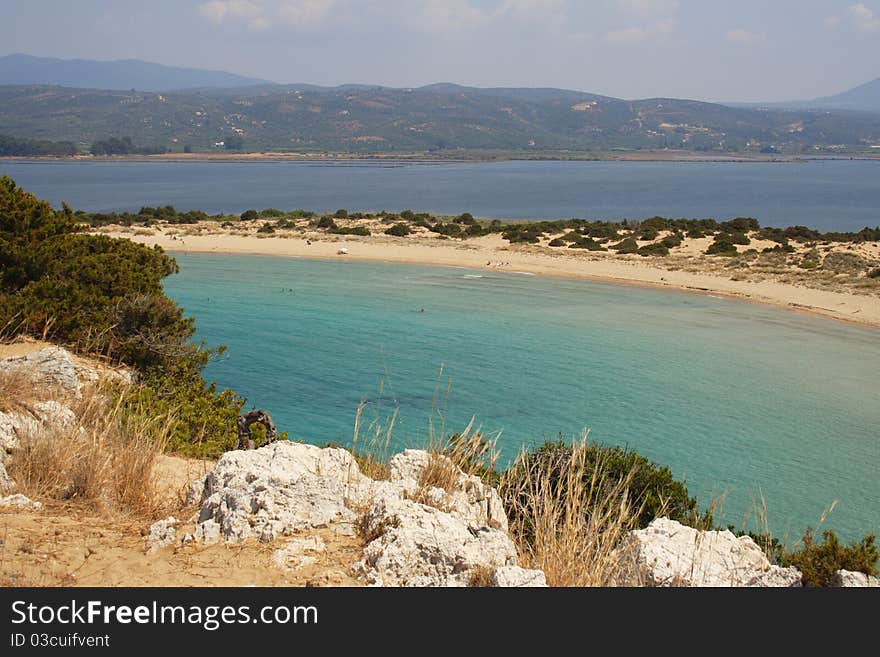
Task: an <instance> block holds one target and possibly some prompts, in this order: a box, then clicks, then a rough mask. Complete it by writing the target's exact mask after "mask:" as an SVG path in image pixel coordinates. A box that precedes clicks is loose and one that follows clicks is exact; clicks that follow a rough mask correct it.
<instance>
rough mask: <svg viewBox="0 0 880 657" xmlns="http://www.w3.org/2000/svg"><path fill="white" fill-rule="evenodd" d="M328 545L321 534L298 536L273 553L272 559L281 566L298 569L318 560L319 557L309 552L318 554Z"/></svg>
mask: <svg viewBox="0 0 880 657" xmlns="http://www.w3.org/2000/svg"><path fill="white" fill-rule="evenodd" d="M326 549H327V546H326V545H325V544H324V541H323V539H322V538H321V537H320V536H309V537H308V538H296V539H294V540H292V541H290V543H288V544H287V545H286V546H285V547H283V548H280V549H278V550H275V552H273V553H272V560H273V561H274V562H275V563H276V564H277V565H278V566H280V567H281V568H288V569H298V568H304V567H305V566H310V565H312V564H313V563H315V562H316V561H317V557H314V556H311V555H309V554H307V553H313V554H318V553H321V552H324V550H326Z"/></svg>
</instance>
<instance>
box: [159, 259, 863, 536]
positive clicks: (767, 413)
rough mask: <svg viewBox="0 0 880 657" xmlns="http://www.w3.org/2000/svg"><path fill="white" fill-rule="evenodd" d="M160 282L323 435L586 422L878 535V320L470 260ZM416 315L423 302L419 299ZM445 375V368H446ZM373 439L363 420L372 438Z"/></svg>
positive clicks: (736, 506) (794, 515) (196, 264)
mask: <svg viewBox="0 0 880 657" xmlns="http://www.w3.org/2000/svg"><path fill="white" fill-rule="evenodd" d="M177 259H178V261H179V263H180V265H181V273H180V274H178V275H175V276H173V277H171V278H169V279H167V280H166V288H167V290H168V293H169V294H170V295H171V296H172V297H173V298H174V299H176V300H177V301H178V302H180V303H181V304H182V305H183V306H185V308H186V310H187V312H188V313H189V314H192V315H194V316H195V317H196V318H197V322H198V327H199V335H200V337H202V338H204V339H205V340H207V342H208V343H209V344H226V345H228V346H229V351H228V354H227V355H226V356H225V357H224V358H223V359H222V360H220V361H218V362H216V363H213V364H211V365H210V366H209V370H208V375H209V376H210V377H212V378H215V379H216V380H217V381H218V382H219V383H220V384H221V385H223V386H229V387H233V388H235V389H236V390H238V391H239V392H240V393H241V394H243V395H244V396H246V397H247V398H248V400H249V402H248V404H249V406H250V405H251V404H257V405H258V406H259V407H263V408H267V409H269V410H271V412H272V414H273V416H274V417H275V420H276V423H277V424H278V425H279V428H280V429H283V430H286V431H288V432H289V434H290V436H291V437H292V438H296V439H302V440H305V441H308V442H312V443H318V444H320V443H325V442H328V441H337V442H341V443H343V444H350V443H351V440H352V436H353V429H354V423H355V413H356V410H357V407H358V405H359V404H360V403H361V402H362V401H363V402H366V405H365V407H364V412H363V424H364V425H368V424H370V422H378V423H380V424H386V423H387V421H388V419H389V418H390V416H391V415H392V414H393V413H394V412H395V409H396V411H397V412H398V413H399V416H398V418H397V422H396V425H395V427H394V431H393V436H394V441H393V446H394V447H401V446H404V445H419V444H423V443H424V441H425V440H426V439H427V437H428V434H429V428H428V427H429V421H433V423H434V426H435V428H439V427H440V426H445V429H446V431H448V432H454V431H456V430H460V429H462V428H463V427H464V426H465V425H466V424H467V423H468V422H469V421H470V419H471V418H472V417H475V418H476V423H477V424H478V425H479V426H481V427H482V428H483V430H484V431H486V432H488V433H493V432H501V439H500V445H501V446H502V448H503V459H504V460H510V459H511V458H513V457H514V456H515V455H516V453H517V452H518V450H519V449H520V448H521V447H522V446H523V445H535V444H538V443H540V442H542V441H544V440H545V439H555V438H556V437H557V436H558V435H559V434H563V435H565V436H567V437H569V438H571V437H576V436H579V435H580V434H581V433H582V432H583V431H584V430H589V431H590V436H591V437H592V438H594V439H596V440H598V441H601V442H604V443H611V444H622V445H628V446H629V447H631V448H633V449H636V450H638V451H639V452H642V453H644V454H645V455H647V456H649V457H650V458H651V459H653V460H656V461H657V462H660V463H664V464H668V465H669V466H670V467H671V468H672V469H673V471H674V473H675V474H676V476H679V477H684V478H685V479H686V480H687V483H688V486H689V488H690V490H691V492H692V493H693V494H696V495H697V496H698V497H699V498H700V500H701V502H706V501H708V500H710V499H712V498H713V497H716V496H718V495H722V494H724V495H725V499H724V504H723V511H722V513H721V517H722V519H723V520H724V521H725V522H730V523H733V524H735V525H737V526H740V525H741V524H742V523H743V519H744V518H745V517H746V516H747V515H748V514H749V512H750V511H751V510H752V509H753V506H754V504H755V501H756V500H758V499H759V498H760V496H761V495H763V496H764V498H765V499H766V502H767V508H768V514H769V519H770V523H771V526H772V528H773V530H774V532H775V533H776V534H778V535H788V536H789V537H791V538H792V539H795V538H798V537H799V536H800V534H801V532H802V531H803V530H804V528H805V527H806V526H808V525H811V526H816V524H817V522H818V521H819V518H820V516H821V515H822V513H823V511H824V510H825V509H827V508H828V507H829V506H830V505H831V504H832V503H833V502H835V501H837V506H836V508H835V509H834V511H833V512H832V514H831V515H830V517H829V519H828V520H827V522H826V524H825V525H824V526H825V527H832V528H834V529H837V530H838V531H840V532H841V533H842V534H843V535H845V536H847V537H849V538H855V537H857V536H861V535H864V534H865V533H868V532H876V531H877V530H878V528H880V477H878V472H880V430H878V427H880V388H878V385H877V374H878V372H880V332H878V331H876V330H870V329H863V328H859V327H855V326H849V325H846V324H842V323H837V322H834V321H831V320H825V319H821V318H814V317H809V316H805V315H800V314H797V313H793V312H786V311H782V310H778V309H774V308H770V307H764V306H761V305H757V304H748V303H739V302H733V301H728V300H725V299H720V298H713V297H709V296H701V295H694V294H687V293H677V292H666V291H657V290H646V289H639V288H630V287H623V286H612V285H604V284H596V283H588V282H582V281H569V280H556V279H546V278H540V277H533V276H525V275H517V274H511V273H497V272H491V273H490V272H483V271H470V270H466V269H455V268H442V267H427V266H407V265H398V264H373V263H354V262H336V261H319V260H305V259H292V258H291V259H287V258H269V257H256V256H229V255H223V256H215V255H178V256H177ZM422 309H424V312H421V310H422ZM441 372H442V373H441ZM364 433H366V432H364Z"/></svg>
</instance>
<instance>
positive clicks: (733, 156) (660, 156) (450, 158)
mask: <svg viewBox="0 0 880 657" xmlns="http://www.w3.org/2000/svg"><path fill="white" fill-rule="evenodd" d="M346 160H358V161H379V162H388V161H391V162H393V161H406V162H426V163H431V162H443V163H449V162H504V161H559V162H566V161H577V162H585V161H586V162H589V161H594V162H743V163H797V162H807V161H815V160H877V161H880V152H878V153H866V152H853V153H841V154H835V155H813V154H785V153H780V154H762V153H729V154H720V153H704V152H698V151H679V150H651V151H648V150H642V151H596V152H591V151H547V152H519V151H498V152H493V151H450V152H448V153H438V152H400V153H396V152H388V153H345V152H339V153H328V152H315V153H292V152H273V151H262V152H254V153H234V152H233V153H227V152H217V153H162V154H156V155H110V156H95V155H72V156H20V157H19V156H0V161H14V162H28V161H34V162H52V161H61V162H312V161H317V162H323V161H346Z"/></svg>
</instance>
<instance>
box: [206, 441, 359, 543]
mask: <svg viewBox="0 0 880 657" xmlns="http://www.w3.org/2000/svg"><path fill="white" fill-rule="evenodd" d="M368 481H369V480H368V479H367V478H366V477H364V476H363V475H362V474H361V473H360V471H359V470H358V467H357V463H355V460H354V457H353V456H352V455H351V454H350V453H349V452H347V451H346V450H344V449H321V448H319V447H315V446H313V445H303V444H298V443H292V442H288V441H282V442H277V443H273V444H271V445H268V446H266V447H263V448H261V449H258V450H253V451H250V450H249V451H233V452H227V453H226V454H224V455H223V456H222V457H221V458H220V460H219V461H218V462H217V465H216V466H214V468H213V469H212V470H211V471H210V472H209V473H208V474H207V476H206V477H205V483H204V489H203V491H202V495H203V501H202V506H201V510H200V512H199V524H200V525H201V524H203V523H206V522H208V521H213V522H214V523H216V524H217V525H218V526H219V531H220V536H221V537H222V538H223V539H224V540H226V541H230V542H236V541H244V540H246V539H249V538H256V539H258V540H260V541H271V540H273V539H275V538H276V537H278V536H289V535H291V534H294V533H296V532H299V531H302V530H304V529H312V528H315V527H325V526H327V525H329V524H330V523H333V522H349V523H351V522H354V520H355V517H356V514H355V512H354V511H352V510H351V509H350V508H349V506H348V505H347V502H348V501H349V500H350V499H351V498H353V497H357V495H358V494H359V493H358V491H359V489H361V488H362V487H363V485H364V484H365V483H366V482H368ZM206 531H207V532H208V534H207V535H209V536H213V532H214V530H213V527H210V526H209V527H208V528H205V529H203V530H202V533H203V534H204V532H206ZM197 532H198V530H197ZM199 537H200V536H199V534H198V533H197V534H196V538H197V539H199Z"/></svg>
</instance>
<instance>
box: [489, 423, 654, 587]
mask: <svg viewBox="0 0 880 657" xmlns="http://www.w3.org/2000/svg"><path fill="white" fill-rule="evenodd" d="M569 455H570V456H569ZM588 466H589V467H588ZM634 474H635V471H633V472H630V473H628V474H627V475H626V476H624V477H623V478H622V479H619V480H613V478H610V477H609V475H607V474H606V468H605V467H604V465H603V463H602V462H601V461H600V462H598V463H596V464H588V462H587V445H586V439H584V440H582V441H581V442H579V443H576V444H575V445H573V447H572V449H571V451H570V452H569V453H568V454H567V455H566V456H564V457H561V456H557V457H553V458H527V456H526V453H525V452H523V453H522V454H521V455H520V457H519V458H518V459H517V461H516V462H515V464H514V466H513V467H512V468H511V469H510V470H508V471H507V472H506V473H504V474H503V475H502V478H501V483H500V486H499V492H500V493H501V496H502V498H503V499H504V500H505V506H506V508H507V514H508V518H509V519H510V535H511V538H512V539H513V540H514V542H515V543H516V545H517V550H518V552H519V556H520V561H521V563H522V565H523V566H524V567H527V568H539V569H541V570H543V571H544V573H545V575H546V577H547V583H548V584H549V585H550V586H566V587H568V586H576V587H584V586H614V585H618V584H620V583H623V582H624V581H628V580H629V577H630V573H624V572H622V571H623V569H624V568H625V565H624V560H623V559H621V558H620V556H619V554H618V552H617V551H618V549H619V548H620V545H621V541H622V540H623V538H624V537H625V536H626V534H627V533H628V532H629V531H630V530H631V529H634V528H636V527H637V522H638V516H639V513H640V511H641V508H639V507H637V506H635V505H634V504H633V501H632V499H631V496H630V494H629V487H630V484H631V482H632V479H633V476H634Z"/></svg>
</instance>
